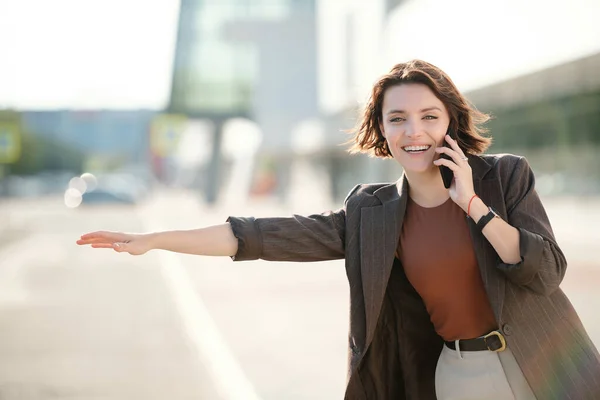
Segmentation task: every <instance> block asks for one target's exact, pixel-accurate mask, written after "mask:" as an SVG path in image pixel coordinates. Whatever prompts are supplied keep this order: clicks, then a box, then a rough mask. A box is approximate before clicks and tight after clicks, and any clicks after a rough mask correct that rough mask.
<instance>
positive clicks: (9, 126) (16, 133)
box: [0, 121, 21, 164]
mask: <svg viewBox="0 0 600 400" xmlns="http://www.w3.org/2000/svg"><path fill="white" fill-rule="evenodd" d="M20 157H21V133H20V129H19V124H18V123H16V122H10V121H0V163H2V164H11V163H14V162H17V161H18V160H19V158H20Z"/></svg>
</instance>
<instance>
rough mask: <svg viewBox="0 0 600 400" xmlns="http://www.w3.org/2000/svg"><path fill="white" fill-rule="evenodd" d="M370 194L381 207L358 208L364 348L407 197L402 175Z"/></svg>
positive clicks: (378, 306) (372, 328)
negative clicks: (372, 194)
mask: <svg viewBox="0 0 600 400" xmlns="http://www.w3.org/2000/svg"><path fill="white" fill-rule="evenodd" d="M374 195H375V196H377V197H378V198H379V200H380V201H381V203H382V204H381V205H378V206H373V207H364V208H362V209H361V223H360V243H361V276H362V285H363V294H364V298H365V314H366V319H367V321H366V327H367V337H366V343H365V349H366V348H367V347H368V346H369V344H370V343H371V340H372V339H373V334H374V332H375V327H376V325H377V320H378V319H379V312H380V310H381V306H382V303H383V298H384V296H385V291H386V287H387V283H388V280H389V277H390V273H391V271H392V265H393V264H394V254H395V252H396V248H397V246H398V240H399V239H400V230H401V227H402V221H403V219H404V212H405V211H406V199H407V196H408V184H407V183H406V178H405V176H404V174H403V175H402V178H400V180H398V182H396V184H391V185H388V186H384V187H382V188H380V189H378V190H377V191H375V193H374ZM382 243H383V246H382Z"/></svg>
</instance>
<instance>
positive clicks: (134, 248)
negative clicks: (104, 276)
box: [76, 231, 152, 256]
mask: <svg viewBox="0 0 600 400" xmlns="http://www.w3.org/2000/svg"><path fill="white" fill-rule="evenodd" d="M76 243H77V244H78V245H88V244H89V245H91V246H92V247H93V248H95V249H113V250H115V251H117V252H119V253H129V254H132V255H136V256H137V255H142V254H144V253H146V252H148V251H149V250H151V248H152V247H151V245H150V240H149V237H148V235H143V234H131V233H121V232H109V231H98V232H90V233H86V234H84V235H81V238H80V239H79V240H77V242H76Z"/></svg>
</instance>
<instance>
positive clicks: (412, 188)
mask: <svg viewBox="0 0 600 400" xmlns="http://www.w3.org/2000/svg"><path fill="white" fill-rule="evenodd" d="M405 174H406V180H407V181H408V194H409V196H410V198H411V199H413V201H414V202H415V203H417V204H418V205H420V206H423V207H436V206H439V205H440V204H443V203H444V202H445V201H446V200H448V197H449V196H450V194H449V193H448V189H446V188H445V187H444V182H443V181H442V177H441V175H440V172H439V170H438V169H437V168H435V169H432V170H430V171H427V172H423V173H414V172H412V173H411V172H410V171H406V172H405Z"/></svg>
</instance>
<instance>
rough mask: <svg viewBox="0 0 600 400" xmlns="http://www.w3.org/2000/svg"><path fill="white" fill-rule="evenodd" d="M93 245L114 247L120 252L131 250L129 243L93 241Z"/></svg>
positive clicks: (101, 247) (102, 247)
mask: <svg viewBox="0 0 600 400" xmlns="http://www.w3.org/2000/svg"><path fill="white" fill-rule="evenodd" d="M91 247H92V248H94V249H113V250H114V251H116V252H118V253H123V252H127V251H129V250H128V247H127V243H92V246H91Z"/></svg>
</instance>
